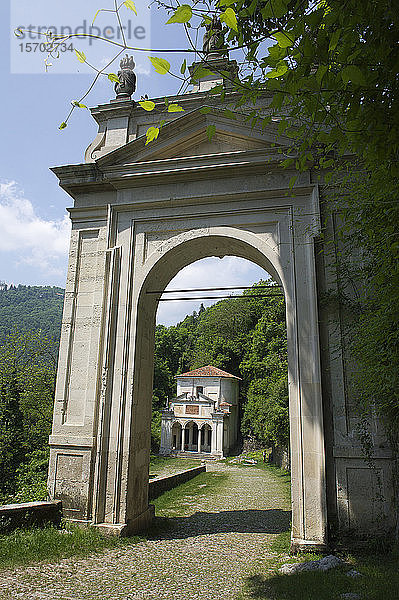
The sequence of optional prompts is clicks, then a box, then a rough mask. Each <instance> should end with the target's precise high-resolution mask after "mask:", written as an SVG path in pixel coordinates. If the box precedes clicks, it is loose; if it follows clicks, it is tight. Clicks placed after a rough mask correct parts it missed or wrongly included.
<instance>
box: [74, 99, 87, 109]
mask: <svg viewBox="0 0 399 600" xmlns="http://www.w3.org/2000/svg"><path fill="white" fill-rule="evenodd" d="M72 106H76V107H77V108H87V106H86V104H82V103H81V102H78V101H77V100H72Z"/></svg>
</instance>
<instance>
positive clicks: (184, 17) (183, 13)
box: [166, 4, 193, 25]
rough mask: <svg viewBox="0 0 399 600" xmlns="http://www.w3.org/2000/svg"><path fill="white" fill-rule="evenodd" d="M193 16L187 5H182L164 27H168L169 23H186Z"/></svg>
mask: <svg viewBox="0 0 399 600" xmlns="http://www.w3.org/2000/svg"><path fill="white" fill-rule="evenodd" d="M192 16H193V11H192V8H191V6H189V5H188V4H182V5H181V6H179V8H178V9H177V10H176V12H175V14H174V15H172V16H171V17H170V19H168V21H166V25H170V24H171V23H187V22H188V21H189V20H190V19H191V17H192Z"/></svg>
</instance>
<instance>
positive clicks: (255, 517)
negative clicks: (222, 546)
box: [147, 508, 291, 540]
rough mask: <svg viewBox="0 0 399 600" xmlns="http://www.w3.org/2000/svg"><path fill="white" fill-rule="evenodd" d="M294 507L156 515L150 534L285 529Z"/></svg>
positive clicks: (155, 537) (186, 535) (176, 536)
mask: <svg viewBox="0 0 399 600" xmlns="http://www.w3.org/2000/svg"><path fill="white" fill-rule="evenodd" d="M290 520H291V511H289V510H281V509H279V508H276V509H269V510H226V511H221V512H216V513H208V512H196V513H195V514H193V515H190V516H189V517H171V518H164V517H156V519H155V522H154V525H153V527H152V528H151V530H150V531H149V532H148V535H147V538H148V539H152V540H161V539H184V538H190V537H195V536H197V535H208V534H212V533H229V532H235V533H282V532H283V531H287V530H288V529H289V527H290Z"/></svg>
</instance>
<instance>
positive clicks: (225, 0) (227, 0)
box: [219, 0, 237, 6]
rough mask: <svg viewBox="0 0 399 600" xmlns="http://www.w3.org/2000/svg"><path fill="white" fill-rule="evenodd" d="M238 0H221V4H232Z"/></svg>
mask: <svg viewBox="0 0 399 600" xmlns="http://www.w3.org/2000/svg"><path fill="white" fill-rule="evenodd" d="M236 2H237V0H219V6H231V4H235V3H236Z"/></svg>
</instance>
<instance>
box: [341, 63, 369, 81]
mask: <svg viewBox="0 0 399 600" xmlns="http://www.w3.org/2000/svg"><path fill="white" fill-rule="evenodd" d="M341 78H342V81H343V82H344V84H345V85H347V84H348V83H349V81H351V82H352V83H354V84H355V85H366V78H365V76H364V75H363V73H362V71H361V70H360V69H359V67H357V66H356V65H348V66H347V67H344V68H343V69H342V71H341Z"/></svg>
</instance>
